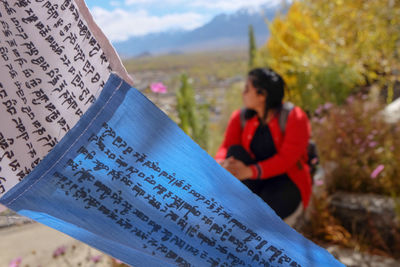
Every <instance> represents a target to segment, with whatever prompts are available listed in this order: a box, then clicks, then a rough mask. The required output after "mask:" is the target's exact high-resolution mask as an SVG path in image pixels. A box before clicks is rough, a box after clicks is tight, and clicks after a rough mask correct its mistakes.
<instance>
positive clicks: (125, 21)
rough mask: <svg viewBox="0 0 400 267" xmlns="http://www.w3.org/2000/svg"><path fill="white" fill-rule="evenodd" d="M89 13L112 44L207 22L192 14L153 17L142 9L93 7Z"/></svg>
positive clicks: (203, 18)
mask: <svg viewBox="0 0 400 267" xmlns="http://www.w3.org/2000/svg"><path fill="white" fill-rule="evenodd" d="M136 1H138V0H136ZM139 1H143V0H139ZM91 13H92V15H93V17H94V19H95V21H96V23H97V24H98V25H99V27H100V28H101V29H102V30H103V32H104V33H105V35H106V36H107V37H108V38H109V39H110V40H111V41H112V42H118V41H124V40H127V39H128V38H129V37H132V36H140V35H145V34H148V33H156V32H163V31H167V30H171V29H185V30H191V29H195V28H197V27H199V26H201V25H203V24H204V23H205V22H206V20H207V18H206V17H205V16H204V15H201V14H198V13H194V12H186V13H176V14H168V15H164V16H154V15H151V14H149V13H148V12H147V11H146V10H144V9H142V10H138V11H133V12H130V11H127V10H124V9H121V8H117V9H114V10H111V11H109V10H106V9H104V8H100V7H94V8H93V9H92V10H91Z"/></svg>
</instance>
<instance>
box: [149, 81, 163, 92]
mask: <svg viewBox="0 0 400 267" xmlns="http://www.w3.org/2000/svg"><path fill="white" fill-rule="evenodd" d="M150 89H151V91H152V92H153V93H157V94H165V93H166V92H167V87H166V86H165V85H164V84H163V83H152V84H151V85H150Z"/></svg>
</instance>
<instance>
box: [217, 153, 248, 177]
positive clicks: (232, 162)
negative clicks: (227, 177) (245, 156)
mask: <svg viewBox="0 0 400 267" xmlns="http://www.w3.org/2000/svg"><path fill="white" fill-rule="evenodd" d="M222 167H224V168H225V169H226V170H227V171H229V172H230V173H231V174H232V175H233V176H235V177H236V178H237V179H239V180H240V181H243V180H246V179H249V178H250V177H251V176H252V174H253V172H252V170H251V168H250V167H249V166H246V165H245V164H244V163H243V162H242V161H240V160H237V159H235V158H234V157H229V158H227V159H226V160H224V162H223V163H222Z"/></svg>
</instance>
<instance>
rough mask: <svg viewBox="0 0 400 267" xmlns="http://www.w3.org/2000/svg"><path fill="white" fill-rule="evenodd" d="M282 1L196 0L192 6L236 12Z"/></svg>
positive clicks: (192, 2)
mask: <svg viewBox="0 0 400 267" xmlns="http://www.w3.org/2000/svg"><path fill="white" fill-rule="evenodd" d="M281 2H282V1H281V0H268V1H266V0H214V1H209V0H194V1H191V2H190V5H192V6H195V7H200V8H207V9H219V10H223V11H226V12H228V11H234V10H237V9H240V8H243V7H254V6H261V5H271V6H272V5H277V4H279V3H281Z"/></svg>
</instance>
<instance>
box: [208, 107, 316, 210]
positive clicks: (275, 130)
mask: <svg viewBox="0 0 400 267" xmlns="http://www.w3.org/2000/svg"><path fill="white" fill-rule="evenodd" d="M278 118H279V115H276V116H275V117H274V118H273V119H271V120H270V121H269V123H268V126H269V129H270V132H271V135H272V139H273V140H274V144H275V148H276V150H277V153H276V154H275V155H274V156H272V157H271V158H269V159H266V160H263V161H260V162H258V163H257V164H258V166H259V169H261V174H260V175H259V173H258V170H257V168H256V165H251V168H252V170H253V175H252V177H249V178H251V179H257V177H261V179H268V178H270V177H274V176H277V175H280V174H285V173H286V174H287V175H288V176H289V177H290V179H292V181H293V182H294V183H295V184H296V186H297V187H298V188H299V190H300V194H301V197H302V200H303V206H304V207H307V205H308V202H309V200H310V196H311V176H310V172H309V167H308V165H307V145H308V140H309V138H310V134H311V126H310V122H309V120H308V118H307V115H306V114H305V113H304V112H303V111H302V110H301V109H300V108H299V107H295V108H293V110H292V111H291V112H290V113H289V116H288V119H287V122H286V128H285V135H283V134H282V132H281V129H280V127H279V122H278ZM259 125H260V122H259V120H258V118H257V116H254V117H253V118H251V119H249V120H247V121H246V124H245V126H244V128H243V129H242V126H241V122H240V110H236V111H234V112H233V113H232V115H231V118H230V120H229V123H228V127H227V129H226V132H225V138H224V141H223V142H222V145H221V146H220V148H219V149H218V151H217V155H216V157H215V159H216V160H217V161H222V160H224V159H225V157H226V153H227V151H228V148H229V147H230V146H232V145H242V146H243V147H244V148H245V149H246V150H247V152H249V153H250V154H251V155H252V153H251V151H250V143H251V141H252V139H253V136H254V134H255V132H256V130H257V128H258V126H259Z"/></svg>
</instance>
